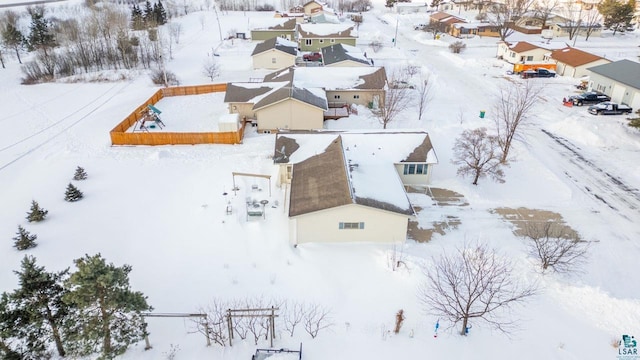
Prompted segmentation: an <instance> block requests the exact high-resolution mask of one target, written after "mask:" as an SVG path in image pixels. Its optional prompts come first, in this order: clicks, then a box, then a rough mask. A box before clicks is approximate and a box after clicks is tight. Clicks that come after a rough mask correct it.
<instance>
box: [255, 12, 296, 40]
mask: <svg viewBox="0 0 640 360" xmlns="http://www.w3.org/2000/svg"><path fill="white" fill-rule="evenodd" d="M296 25H297V22H296V19H288V18H253V19H251V21H250V23H249V28H250V29H251V40H259V41H262V40H269V39H271V38H274V37H281V38H283V39H287V40H294V39H295V36H296Z"/></svg>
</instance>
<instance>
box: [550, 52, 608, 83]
mask: <svg viewBox="0 0 640 360" xmlns="http://www.w3.org/2000/svg"><path fill="white" fill-rule="evenodd" d="M545 60H548V61H552V62H555V63H556V72H557V73H558V75H562V76H571V77H574V78H580V77H583V76H585V75H588V74H589V71H588V70H587V68H589V67H592V66H597V65H603V64H608V63H610V62H611V61H609V60H607V59H605V58H603V57H601V56H598V55H594V54H591V53H588V52H586V51H582V50H579V49H576V48H572V47H566V48H564V49H559V50H553V51H552V52H551V53H550V54H548V55H547V58H546V59H545Z"/></svg>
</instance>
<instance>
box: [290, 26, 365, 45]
mask: <svg viewBox="0 0 640 360" xmlns="http://www.w3.org/2000/svg"><path fill="white" fill-rule="evenodd" d="M356 38H357V35H356V31H355V30H354V27H353V26H352V25H348V24H298V48H299V49H300V50H301V51H319V50H320V49H321V48H323V47H325V46H329V45H334V44H346V45H351V46H356Z"/></svg>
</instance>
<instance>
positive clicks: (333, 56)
mask: <svg viewBox="0 0 640 360" xmlns="http://www.w3.org/2000/svg"><path fill="white" fill-rule="evenodd" d="M320 50H322V61H323V62H324V64H325V65H331V64H335V63H337V62H341V61H347V60H351V61H355V62H359V63H362V64H366V65H371V61H370V60H368V59H367V60H365V59H362V58H358V57H354V56H351V55H350V54H349V52H347V50H346V49H345V48H344V46H342V44H334V45H330V46H325V47H323V48H322V49H320Z"/></svg>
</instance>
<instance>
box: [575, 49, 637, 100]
mask: <svg viewBox="0 0 640 360" xmlns="http://www.w3.org/2000/svg"><path fill="white" fill-rule="evenodd" d="M588 70H589V72H590V75H589V89H590V90H596V91H600V92H603V93H605V94H607V95H609V96H610V97H611V101H613V102H617V103H621V104H627V105H629V106H631V107H632V108H633V109H634V110H637V109H640V63H637V62H635V61H631V60H620V61H616V62H612V63H609V64H604V65H598V66H594V67H591V68H589V69H588Z"/></svg>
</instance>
